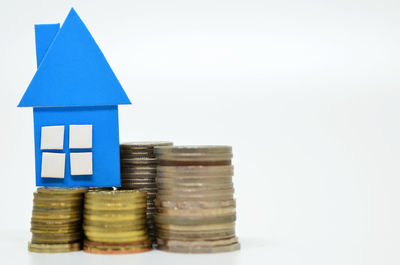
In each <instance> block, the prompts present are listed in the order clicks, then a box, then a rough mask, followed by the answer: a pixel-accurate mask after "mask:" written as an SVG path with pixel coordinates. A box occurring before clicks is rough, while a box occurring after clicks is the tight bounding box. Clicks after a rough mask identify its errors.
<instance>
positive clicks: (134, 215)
mask: <svg viewBox="0 0 400 265" xmlns="http://www.w3.org/2000/svg"><path fill="white" fill-rule="evenodd" d="M146 201H147V199H146V193H145V192H142V191H134V190H115V191H88V192H87V193H86V195H85V205H84V221H83V231H84V233H85V236H86V239H85V241H84V245H83V250H84V251H86V252H91V253H100V254H123V253H136V252H144V251H147V250H150V249H151V243H152V242H151V239H150V238H149V236H148V235H147V230H146Z"/></svg>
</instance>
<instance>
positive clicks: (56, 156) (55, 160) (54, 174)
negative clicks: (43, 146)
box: [41, 152, 65, 179]
mask: <svg viewBox="0 0 400 265" xmlns="http://www.w3.org/2000/svg"><path fill="white" fill-rule="evenodd" d="M41 172H42V178H59V179H62V178H64V172H65V154H64V153H48V152H43V153H42V171H41Z"/></svg>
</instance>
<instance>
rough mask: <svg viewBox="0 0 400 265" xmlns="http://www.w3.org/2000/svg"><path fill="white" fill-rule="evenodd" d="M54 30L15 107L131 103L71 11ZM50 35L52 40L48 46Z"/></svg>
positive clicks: (101, 54)
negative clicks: (56, 29) (59, 26)
mask: <svg viewBox="0 0 400 265" xmlns="http://www.w3.org/2000/svg"><path fill="white" fill-rule="evenodd" d="M47 26H49V25H47ZM54 30H55V28H54V27H53V28H52V31H53V32H50V33H49V34H48V35H47V39H46V38H45V41H44V42H47V45H50V46H49V48H48V50H47V51H46V53H45V54H44V55H43V54H40V56H43V59H42V60H41V59H39V58H38V59H37V60H38V64H39V62H40V64H39V65H38V69H37V71H36V74H35V76H34V77H33V79H32V81H31V83H30V84H29V87H28V89H27V90H26V91H25V94H24V96H23V97H22V99H21V101H20V103H19V105H18V107H59V106H98V105H118V104H131V102H130V100H129V98H128V96H127V95H126V93H125V91H124V89H123V88H122V86H121V84H120V83H119V81H118V79H117V77H116V76H115V74H114V72H113V71H112V69H111V67H110V65H109V64H108V62H107V60H106V58H105V57H104V55H103V53H102V52H101V50H100V48H99V46H98V45H97V43H96V41H95V40H94V39H93V37H92V35H91V34H90V32H89V31H88V29H87V28H86V26H85V24H84V23H83V22H82V20H81V19H80V17H79V16H78V14H77V13H76V12H75V10H74V9H73V8H72V9H71V11H70V12H69V14H68V16H67V18H66V19H65V22H64V24H63V25H62V27H61V29H60V30H58V32H57V33H56V34H55V32H54ZM51 34H53V36H54V35H55V37H54V40H53V41H52V42H51V43H49V38H48V36H49V35H51ZM44 35H46V34H44ZM36 37H37V36H36ZM36 45H38V40H36ZM41 50H43V48H41ZM42 53H43V51H42ZM37 56H39V55H37ZM40 60H41V61H40Z"/></svg>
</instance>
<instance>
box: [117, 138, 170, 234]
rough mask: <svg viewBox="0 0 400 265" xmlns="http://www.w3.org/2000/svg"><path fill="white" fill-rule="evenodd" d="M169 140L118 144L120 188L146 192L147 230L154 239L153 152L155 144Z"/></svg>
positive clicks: (155, 189) (154, 170) (155, 167)
mask: <svg viewBox="0 0 400 265" xmlns="http://www.w3.org/2000/svg"><path fill="white" fill-rule="evenodd" d="M170 145H172V143H171V142H130V143H123V144H121V145H120V154H121V188H120V189H123V190H126V189H134V190H141V191H146V192H147V222H146V224H147V230H148V232H149V236H150V237H151V238H152V239H153V240H155V236H156V231H155V224H154V214H155V212H156V208H155V206H154V202H153V201H154V199H155V197H156V192H157V185H156V182H155V179H156V175H157V163H158V161H157V159H156V157H155V154H154V147H155V146H170Z"/></svg>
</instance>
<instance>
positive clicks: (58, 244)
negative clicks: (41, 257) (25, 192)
mask: <svg viewBox="0 0 400 265" xmlns="http://www.w3.org/2000/svg"><path fill="white" fill-rule="evenodd" d="M85 192H86V189H84V188H50V187H49V188H38V189H37V191H36V192H34V193H33V211H32V219H31V232H32V240H31V242H29V243H28V249H29V251H31V252H42V253H56V252H70V251H78V250H81V249H82V206H83V194H84V193H85Z"/></svg>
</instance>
